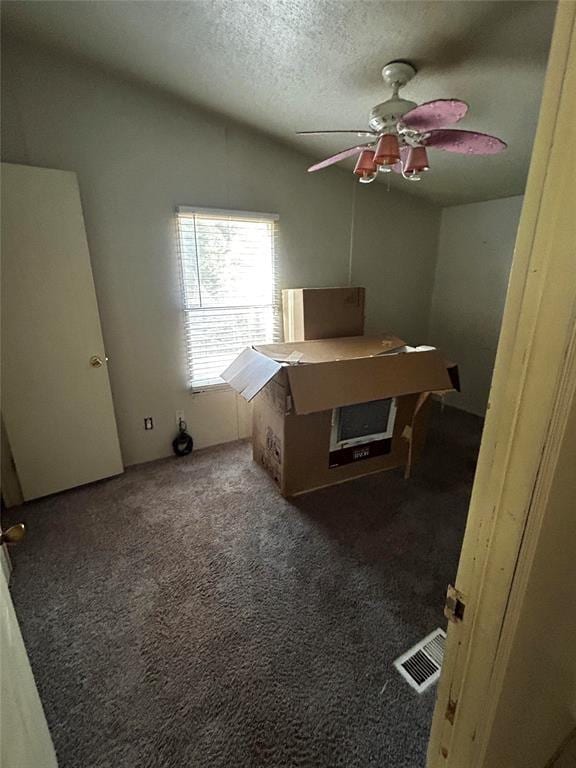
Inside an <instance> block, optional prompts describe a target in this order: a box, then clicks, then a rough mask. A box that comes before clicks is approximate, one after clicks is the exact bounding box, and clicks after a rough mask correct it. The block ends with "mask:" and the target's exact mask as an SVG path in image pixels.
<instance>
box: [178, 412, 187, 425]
mask: <svg viewBox="0 0 576 768" xmlns="http://www.w3.org/2000/svg"><path fill="white" fill-rule="evenodd" d="M180 419H182V421H186V419H185V418H184V411H176V427H178V428H179V427H180Z"/></svg>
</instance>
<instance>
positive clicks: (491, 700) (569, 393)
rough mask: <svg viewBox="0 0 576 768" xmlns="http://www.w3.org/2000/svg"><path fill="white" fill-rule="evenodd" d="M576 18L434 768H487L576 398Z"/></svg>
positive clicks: (558, 59) (566, 11)
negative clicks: (572, 129) (575, 124)
mask: <svg viewBox="0 0 576 768" xmlns="http://www.w3.org/2000/svg"><path fill="white" fill-rule="evenodd" d="M575 16H576V4H574V3H572V2H567V1H565V0H562V1H561V2H560V4H559V8H558V13H557V19H556V25H555V30H554V36H553V42H552V48H551V52H550V59H549V66H548V71H547V76H546V83H545V88H544V94H543V98H542V105H541V112H540V119H539V124H538V130H537V134H536V140H535V144H534V152H533V156H532V161H531V167H530V173H529V178H528V185H527V189H526V196H525V200H524V206H523V210H522V215H521V219H520V225H519V230H518V236H517V240H516V248H515V253H514V259H513V264H512V272H511V277H510V285H509V291H508V296H507V301H506V308H505V312H504V319H503V324H502V331H501V336H500V342H499V347H498V353H497V357H496V365H495V369H494V377H493V381H492V391H491V397H490V403H489V411H488V415H487V419H486V426H485V430H484V434H483V438H482V447H481V451H480V457H479V462H478V469H477V473H476V478H475V482H474V489H473V493H472V499H471V504H470V512H469V519H468V524H467V528H466V534H465V538H464V545H463V549H462V555H461V559H460V565H459V569H458V575H457V579H456V587H457V588H458V590H459V591H460V592H462V593H463V595H464V602H465V605H466V608H465V614H464V620H463V621H462V622H459V623H456V624H450V627H449V631H448V641H447V650H446V658H445V663H444V669H443V673H442V677H441V680H440V684H439V689H438V700H437V704H436V709H435V713H434V719H433V724H432V731H431V737H430V743H429V749H428V762H427V765H428V768H462V766H464V765H465V766H467V768H474V767H476V766H477V767H478V768H479V767H480V766H482V758H483V754H484V751H485V748H486V743H487V738H488V735H489V732H490V722H491V718H493V717H494V713H495V706H496V702H497V699H498V693H499V686H501V684H502V678H503V674H502V673H503V670H504V669H505V666H506V662H507V659H508V654H509V652H510V647H511V640H512V636H513V628H514V626H515V621H516V618H517V615H518V607H519V603H520V600H521V597H522V595H523V594H524V590H525V587H526V581H527V574H528V572H529V570H530V565H531V561H532V557H533V554H534V548H535V543H536V541H537V535H538V531H539V529H540V526H541V524H542V520H543V519H544V515H545V510H546V497H547V490H548V488H549V485H550V482H551V478H552V475H553V471H554V468H555V465H556V461H557V458H558V452H559V447H560V441H561V436H562V434H563V427H564V424H565V422H566V418H567V414H568V409H569V405H570V403H571V400H572V397H573V396H574V378H575V376H576V353H575V351H574V350H575V348H576V339H575V334H574V321H575V307H576V276H575V274H574V252H573V248H574V246H573V243H574V241H575V240H574V236H575V235H574V233H572V232H571V231H569V232H565V233H563V232H559V231H558V227H557V222H558V220H559V214H558V212H559V211H561V210H564V211H565V210H569V209H570V207H571V210H572V211H574V210H576V191H575V190H574V188H573V183H572V178H573V177H572V178H571V177H570V173H571V172H572V173H574V171H571V168H573V165H574V153H573V152H572V157H571V158H570V159H569V161H568V162H567V152H568V151H570V149H571V148H569V147H567V145H566V141H565V138H566V136H567V135H568V133H567V128H568V127H569V125H570V122H569V121H570V117H571V115H572V116H573V117H572V119H575V118H576V114H575V109H576V99H575V96H574V92H576V84H571V83H570V82H569V81H571V80H573V79H574V68H575V67H574V57H575V55H576V52H575V51H576V46H575V43H574V34H575V33H574V29H575V26H574V23H575ZM571 89H572V90H571ZM562 206H565V207H566V208H562ZM572 217H573V218H574V216H573V214H572ZM564 224H566V216H565V217H564ZM569 226H570V227H571V228H572V229H573V227H574V224H573V222H570V224H569ZM571 238H572V239H571Z"/></svg>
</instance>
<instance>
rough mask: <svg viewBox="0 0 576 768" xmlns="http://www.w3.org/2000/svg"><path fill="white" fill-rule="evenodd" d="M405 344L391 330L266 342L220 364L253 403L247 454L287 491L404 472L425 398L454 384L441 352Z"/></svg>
mask: <svg viewBox="0 0 576 768" xmlns="http://www.w3.org/2000/svg"><path fill="white" fill-rule="evenodd" d="M411 350H412V348H410V347H406V346H405V344H404V342H403V341H402V339H399V338H397V337H395V336H390V335H384V336H378V337H367V336H355V337H350V338H341V339H326V340H318V341H300V342H292V343H283V344H268V345H265V346H255V347H249V348H247V349H245V350H244V351H243V352H242V353H241V354H240V355H239V356H238V357H237V358H236V360H235V361H234V362H233V363H232V365H231V366H229V368H227V369H226V371H225V372H224V373H223V374H222V377H223V378H224V379H225V380H226V381H227V382H228V383H229V384H230V385H231V386H232V387H233V388H234V389H235V390H236V391H237V392H239V393H240V394H241V395H242V396H243V397H245V398H246V400H249V401H250V400H254V408H253V419H254V422H253V434H252V439H253V456H254V459H255V461H257V462H258V463H260V464H261V465H262V466H263V467H265V468H266V470H267V471H268V472H269V473H270V475H271V476H272V477H273V478H274V480H275V481H276V482H277V484H278V486H279V488H280V491H281V493H282V494H283V495H284V496H293V495H296V494H299V493H304V492H305V491H310V490H313V489H315V488H321V487H323V486H327V485H332V484H334V483H341V482H344V481H345V480H350V479H352V478H355V477H359V476H361V475H366V474H370V473H372V472H378V471H381V470H384V469H392V468H394V467H405V468H406V472H407V473H409V470H410V466H411V464H412V462H413V461H414V459H415V457H416V453H417V449H418V447H419V446H420V445H421V444H422V442H423V438H424V434H425V430H426V412H427V405H428V397H429V394H430V393H431V392H437V391H446V390H451V389H453V388H454V385H453V383H452V378H451V375H450V371H449V367H448V366H447V364H446V362H445V361H444V359H443V358H442V355H441V354H440V353H439V352H438V351H437V350H435V349H433V348H431V347H427V348H421V349H419V351H415V350H414V351H411ZM367 438H369V439H367Z"/></svg>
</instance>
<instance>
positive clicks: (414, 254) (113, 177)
mask: <svg viewBox="0 0 576 768" xmlns="http://www.w3.org/2000/svg"><path fill="white" fill-rule="evenodd" d="M3 56H4V61H3V67H2V74H3V79H4V83H3V88H2V95H3V101H4V109H3V148H2V149H3V159H4V160H6V161H8V162H20V163H25V164H31V165H38V166H45V167H52V168H60V169H65V170H73V171H76V173H77V174H78V177H79V183H80V191H81V195H82V202H83V207H84V215H85V220H86V229H87V234H88V242H89V245H90V252H91V259H92V265H93V271H94V279H95V283H96V292H97V295H98V302H99V306H100V314H101V320H102V328H103V333H104V339H105V343H106V347H107V354H108V356H109V358H110V362H109V368H110V378H111V384H112V391H113V396H114V403H115V408H116V416H117V420H118V428H119V433H120V441H121V445H122V451H123V456H124V461H125V463H126V464H132V463H138V462H142V461H148V460H151V459H155V458H158V457H161V456H166V455H169V453H170V443H171V440H172V437H173V436H174V432H175V411H176V410H177V409H182V410H184V411H185V414H186V417H187V420H188V423H189V427H190V430H191V432H192V433H193V435H194V438H195V441H196V445H197V446H198V447H201V446H205V445H209V444H214V443H218V442H224V441H226V440H232V439H236V438H237V437H238V436H242V435H245V434H247V431H248V428H249V427H248V425H249V418H248V412H247V408H246V407H245V406H244V405H243V401H239V400H237V398H236V397H235V395H233V394H232V393H231V392H230V391H219V392H214V393H209V394H203V395H194V396H193V395H191V394H189V393H188V392H187V391H186V378H185V370H184V354H183V326H182V318H181V311H180V296H179V278H178V264H177V257H176V250H175V243H174V241H175V237H174V222H173V211H174V208H175V206H176V205H178V204H181V205H182V204H184V205H204V206H216V207H223V208H228V207H229V208H236V209H246V210H262V211H272V212H277V213H279V214H280V240H279V244H280V260H281V274H280V279H281V283H282V287H296V286H322V285H346V284H347V281H348V268H349V255H350V222H351V209H352V207H351V204H352V190H353V183H354V181H353V178H352V175H351V174H350V173H349V172H345V171H342V170H338V169H333V170H329V171H326V172H324V173H319V174H307V173H306V167H307V165H308V164H309V163H310V159H309V158H307V157H305V156H303V155H301V154H299V153H298V152H297V151H295V150H294V149H292V148H289V147H288V146H285V145H283V144H281V143H278V142H275V141H272V140H270V139H268V138H266V137H265V136H264V135H260V134H258V133H257V132H254V131H251V130H249V129H247V128H245V127H243V126H240V125H238V124H235V123H232V122H229V121H226V120H225V119H224V118H222V117H221V116H218V115H215V114H213V113H210V112H206V111H203V110H200V109H196V108H193V107H191V106H190V105H188V104H186V103H184V102H182V101H179V100H176V99H174V98H172V97H171V96H169V95H166V94H163V93H162V92H159V91H156V90H153V89H151V88H148V87H145V86H142V85H139V84H136V83H130V82H126V81H122V80H119V79H116V78H115V77H112V76H110V75H108V74H106V73H103V72H100V71H97V70H95V69H92V68H89V67H86V66H84V65H81V64H79V63H78V62H76V61H73V60H70V59H66V58H61V57H59V56H55V55H54V54H52V53H47V52H41V51H39V50H37V49H35V48H32V47H29V46H27V45H25V44H24V43H21V42H16V41H5V44H4V46H3ZM184 76H186V77H193V76H194V73H193V72H188V73H183V77H184ZM439 219H440V210H439V209H437V208H435V207H434V206H431V205H429V204H428V203H425V202H423V201H420V200H415V199H414V198H411V197H408V196H405V195H402V194H398V193H387V192H386V189H385V187H384V185H380V184H378V185H377V184H372V185H369V186H360V185H358V187H357V192H356V226H355V233H356V234H355V238H354V243H353V246H354V247H353V267H354V268H353V281H354V282H355V283H356V284H365V285H366V286H367V288H368V306H367V320H368V328H369V329H370V330H374V331H376V330H383V331H392V332H396V333H398V334H400V335H405V336H406V338H407V340H409V341H417V340H419V339H421V338H422V336H423V335H424V334H425V331H426V327H427V322H428V310H429V306H430V299H431V279H430V278H431V274H432V272H433V269H434V262H435V258H436V241H437V232H438V226H439ZM145 416H153V417H154V424H155V428H154V430H153V431H148V432H146V431H144V428H143V419H144V417H145Z"/></svg>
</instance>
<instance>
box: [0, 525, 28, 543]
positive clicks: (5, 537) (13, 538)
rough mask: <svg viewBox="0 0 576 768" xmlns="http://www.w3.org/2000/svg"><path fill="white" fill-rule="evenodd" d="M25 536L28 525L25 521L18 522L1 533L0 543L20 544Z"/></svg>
mask: <svg viewBox="0 0 576 768" xmlns="http://www.w3.org/2000/svg"><path fill="white" fill-rule="evenodd" d="M24 536H26V526H25V525H24V523H16V525H11V526H10V528H7V529H6V530H5V531H2V533H0V544H18V542H19V541H22V539H23V538H24Z"/></svg>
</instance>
